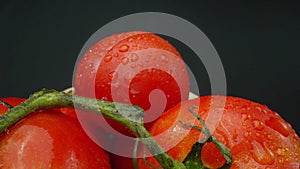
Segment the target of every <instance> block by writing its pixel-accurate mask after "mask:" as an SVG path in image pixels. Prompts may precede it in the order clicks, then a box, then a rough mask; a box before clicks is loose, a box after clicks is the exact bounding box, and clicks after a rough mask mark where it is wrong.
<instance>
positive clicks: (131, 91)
mask: <svg viewBox="0 0 300 169" xmlns="http://www.w3.org/2000/svg"><path fill="white" fill-rule="evenodd" d="M140 92H141V91H139V90H135V89H130V93H131V94H138V93H140Z"/></svg>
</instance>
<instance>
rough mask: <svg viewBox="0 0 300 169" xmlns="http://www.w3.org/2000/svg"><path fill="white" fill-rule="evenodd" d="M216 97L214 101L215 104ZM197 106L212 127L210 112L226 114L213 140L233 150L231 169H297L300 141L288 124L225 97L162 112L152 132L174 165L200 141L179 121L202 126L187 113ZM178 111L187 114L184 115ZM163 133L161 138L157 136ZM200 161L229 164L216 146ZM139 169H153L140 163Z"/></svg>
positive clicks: (261, 107) (269, 112)
mask: <svg viewBox="0 0 300 169" xmlns="http://www.w3.org/2000/svg"><path fill="white" fill-rule="evenodd" d="M212 98H215V99H213V102H212ZM222 99H226V104H225V107H222V104H220V102H221V100H222ZM194 105H200V106H199V107H198V109H197V110H195V112H198V115H199V116H201V117H202V118H203V119H204V120H205V121H206V124H207V125H208V126H210V123H211V121H207V117H208V114H209V112H217V113H223V114H221V115H222V116H221V120H220V121H219V123H217V126H216V129H215V131H214V132H213V133H212V135H213V136H215V137H216V138H217V139H218V140H219V141H220V142H222V143H223V144H225V145H226V146H227V147H228V148H230V149H231V151H232V157H233V163H232V166H231V168H233V169H235V168H240V169H244V168H289V169H299V167H300V158H299V155H300V139H299V137H298V136H297V134H296V133H295V131H294V130H293V129H292V127H291V126H290V124H288V123H287V122H286V121H284V120H283V119H282V118H281V117H280V116H279V115H278V114H277V113H276V112H273V111H272V110H270V109H269V108H268V107H266V106H264V105H261V104H258V103H255V102H252V101H249V100H246V99H242V98H237V97H225V96H215V97H211V96H206V97H201V98H200V99H194V100H191V101H185V102H182V103H181V104H178V105H177V106H175V107H174V108H172V109H170V110H169V111H167V112H166V113H164V114H163V115H162V116H161V117H160V118H159V119H158V120H157V121H156V122H155V123H154V124H153V126H152V128H151V129H150V133H151V134H152V135H153V136H157V137H155V139H156V140H157V142H158V143H159V144H160V145H161V146H162V147H163V148H164V149H165V150H167V152H168V154H170V155H171V156H172V157H173V158H174V159H175V160H178V161H183V160H184V159H185V157H186V156H187V154H188V153H189V151H190V150H191V148H192V146H193V145H194V144H195V143H196V142H197V141H198V140H199V136H200V134H201V132H200V131H199V130H196V129H189V128H187V127H185V126H183V125H182V124H181V123H179V122H178V121H179V120H181V121H183V122H185V123H187V124H193V125H197V126H202V125H201V124H200V122H199V121H198V120H196V121H195V117H194V116H193V115H192V114H191V113H190V112H189V108H190V107H191V106H194ZM180 106H182V107H181V108H180ZM180 109H181V110H184V112H181V113H180ZM163 132H164V133H163ZM160 133H163V134H162V135H159V134H160ZM148 155H149V153H148ZM199 158H200V157H199ZM201 159H202V162H203V164H204V165H205V166H206V167H210V168H219V167H221V166H222V165H223V164H224V163H225V160H224V159H223V157H222V156H221V154H220V153H219V151H218V149H217V148H216V147H215V145H214V144H212V143H207V144H205V146H203V148H202V150H201ZM147 160H148V161H149V162H150V163H152V164H155V165H156V166H159V164H158V162H157V161H156V160H155V159H154V157H148V158H147ZM121 165H122V164H120V166H121ZM139 167H140V168H142V169H146V168H151V167H149V166H148V165H147V164H145V162H144V161H143V160H141V159H139Z"/></svg>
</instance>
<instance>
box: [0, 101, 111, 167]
mask: <svg viewBox="0 0 300 169" xmlns="http://www.w3.org/2000/svg"><path fill="white" fill-rule="evenodd" d="M1 100H3V101H5V102H7V103H9V104H11V105H13V106H15V105H17V104H19V103H20V102H22V101H24V99H18V98H4V99H1ZM6 111H7V108H6V107H5V106H4V105H1V104H0V114H3V113H4V112H6ZM0 140H1V141H0V164H1V168H3V169H5V168H97V169H98V168H103V169H107V168H111V167H110V163H109V156H108V154H107V153H106V152H105V151H104V150H102V149H101V148H100V147H99V146H97V145H96V144H95V143H94V142H92V141H91V140H90V139H89V138H88V136H87V135H86V134H85V132H84V131H83V130H82V128H81V126H80V124H79V123H78V121H77V120H76V119H73V118H70V117H68V116H66V115H64V114H63V113H61V112H60V111H57V110H54V109H47V110H40V111H38V112H34V113H32V114H30V115H29V116H27V117H26V118H24V119H23V120H21V121H19V122H18V123H17V124H15V125H14V126H13V127H11V128H10V129H8V130H7V131H6V132H4V133H2V134H1V135H0Z"/></svg>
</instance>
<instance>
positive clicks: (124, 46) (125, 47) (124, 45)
mask: <svg viewBox="0 0 300 169" xmlns="http://www.w3.org/2000/svg"><path fill="white" fill-rule="evenodd" d="M128 50H129V46H128V45H126V44H123V45H121V46H120V47H119V51H120V52H127V51H128Z"/></svg>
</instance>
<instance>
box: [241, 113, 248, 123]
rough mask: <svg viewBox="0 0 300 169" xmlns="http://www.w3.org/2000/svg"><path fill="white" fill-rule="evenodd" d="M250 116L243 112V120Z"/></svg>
mask: <svg viewBox="0 0 300 169" xmlns="http://www.w3.org/2000/svg"><path fill="white" fill-rule="evenodd" d="M247 118H248V116H247V114H245V113H243V114H242V121H246V120H247Z"/></svg>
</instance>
